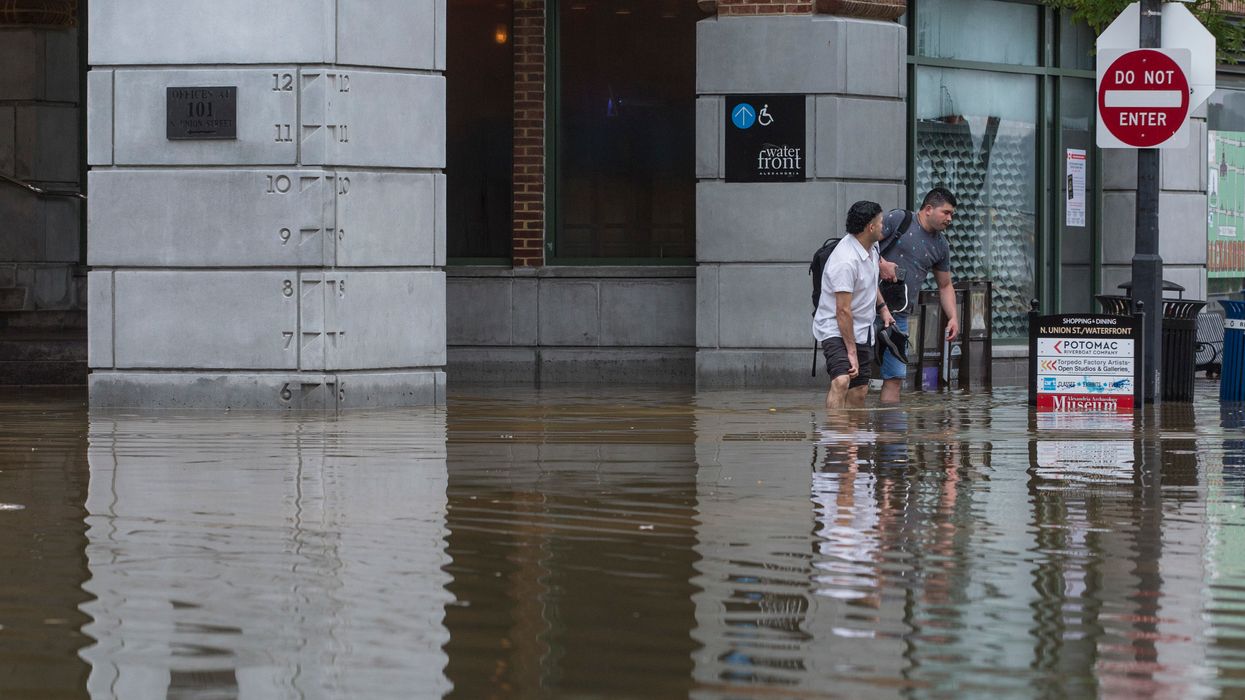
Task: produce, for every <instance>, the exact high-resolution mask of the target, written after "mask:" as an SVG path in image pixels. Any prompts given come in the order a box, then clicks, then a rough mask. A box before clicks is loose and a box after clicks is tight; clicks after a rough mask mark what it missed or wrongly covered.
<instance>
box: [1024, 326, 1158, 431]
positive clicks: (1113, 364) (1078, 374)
mask: <svg viewBox="0 0 1245 700" xmlns="http://www.w3.org/2000/svg"><path fill="white" fill-rule="evenodd" d="M1140 350H1141V322H1140V319H1139V318H1137V317H1134V316H1109V315H1103V314H1060V315H1055V316H1037V317H1033V321H1032V322H1031V325H1030V328H1029V387H1030V388H1029V402H1030V403H1031V404H1033V405H1035V406H1037V409H1038V410H1039V411H1057V412H1076V413H1080V412H1093V413H1102V412H1106V413H1118V412H1127V411H1132V410H1133V408H1134V407H1137V406H1140V405H1141V393H1140V392H1141V377H1142V374H1141V365H1142V360H1141V353H1140V352H1139V351H1140Z"/></svg>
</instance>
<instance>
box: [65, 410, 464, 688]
mask: <svg viewBox="0 0 1245 700" xmlns="http://www.w3.org/2000/svg"><path fill="white" fill-rule="evenodd" d="M444 430H445V419H444V413H440V412H434V411H427V412H387V413H374V414H369V413H357V414H349V415H346V416H343V417H341V418H322V417H307V416H293V417H291V416H274V415H271V414H268V415H229V416H221V415H198V416H195V415H183V416H170V415H168V414H152V415H118V414H110V413H92V415H91V427H90V448H89V451H88V455H87V457H88V461H89V463H90V469H91V481H90V489H89V493H88V496H87V500H86V505H87V511H88V512H89V516H88V517H87V519H86V522H87V525H88V530H87V533H86V534H87V540H88V544H87V546H86V558H87V562H88V565H89V567H90V571H91V578H90V580H89V581H87V582H86V583H85V584H84V586H83V588H84V589H85V590H86V591H88V592H89V593H91V594H92V595H94V596H95V597H96V599H95V600H93V601H91V602H89V603H87V604H85V605H84V606H83V610H84V611H85V612H86V613H87V614H89V615H90V616H91V618H92V619H93V621H92V622H91V623H90V624H88V625H87V626H86V628H85V632H86V633H87V634H88V635H90V636H91V637H92V638H94V639H95V640H96V642H95V644H93V645H91V646H89V647H87V648H86V649H84V650H83V651H82V656H83V658H85V659H86V660H87V662H89V663H90V664H91V667H92V668H91V673H90V678H89V680H88V681H87V688H88V690H89V691H90V694H91V697H93V698H125V699H129V698H164V697H170V698H173V697H226V698H232V697H240V698H248V697H250V698H260V697H367V698H383V697H411V695H412V693H413V692H414V693H416V694H424V695H440V694H441V693H442V692H445V691H448V689H449V683H448V681H447V679H446V678H445V676H444V673H443V669H444V667H445V664H446V657H445V653H444V652H443V651H442V650H441V646H442V645H443V644H444V643H445V641H446V640H447V638H448V634H447V632H446V630H445V627H444V624H443V617H444V609H445V605H446V603H447V602H449V600H450V596H449V594H448V593H447V591H446V589H445V584H446V583H447V582H448V581H449V576H448V575H447V574H445V573H444V572H443V570H442V569H443V567H445V566H446V565H447V564H448V558H447V556H446V554H445V535H446V530H445V515H446V467H445V441H444Z"/></svg>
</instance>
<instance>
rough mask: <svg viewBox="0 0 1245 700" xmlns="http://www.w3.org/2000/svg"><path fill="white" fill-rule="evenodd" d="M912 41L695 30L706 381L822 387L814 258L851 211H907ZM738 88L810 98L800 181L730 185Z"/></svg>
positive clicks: (839, 23) (814, 29) (850, 30)
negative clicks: (862, 207) (873, 207)
mask: <svg viewBox="0 0 1245 700" xmlns="http://www.w3.org/2000/svg"><path fill="white" fill-rule="evenodd" d="M905 32H906V30H905V29H904V28H903V27H902V26H900V25H898V24H895V23H893V22H889V21H876V20H863V19H853V18H847V17H835V16H827V15H813V14H807V15H788V16H718V17H711V18H708V19H704V20H701V22H700V23H699V25H698V26H697V33H696V51H697V55H696V92H697V106H696V177H697V178H698V182H697V185H696V222H697V223H696V258H697V262H698V263H699V266H698V268H697V276H696V282H697V290H696V304H697V307H696V320H697V331H696V345H697V352H696V378H697V383H698V385H700V386H723V385H726V386H776V385H792V384H810V383H817V384H820V383H822V380H821V379H820V378H819V379H816V380H814V379H812V378H811V377H810V376H809V365H810V359H811V353H812V347H813V336H812V331H811V323H812V317H811V313H812V310H813V308H812V302H811V300H810V295H811V293H812V283H811V281H810V279H809V276H808V265H809V260H811V259H812V256H813V253H814V252H815V251H816V250H817V247H818V246H819V245H821V242H822V241H824V240H825V239H826V238H828V237H830V236H839V235H842V233H843V225H844V220H845V218H846V214H847V209H848V207H850V206H851V204H852V203H853V202H855V201H857V200H861V199H869V200H873V201H876V202H879V203H880V204H881V205H882V207H883V209H890V208H892V207H898V206H903V205H904V203H905V189H904V177H905V170H906V162H907V155H906V143H907V139H906V137H905V134H906V131H905V125H906V123H907V111H906V106H905V99H906V94H907V80H906V74H905V70H906V64H905V55H906V39H905V36H906V35H905ZM739 93H791V94H800V95H805V96H806V98H805V99H806V115H807V116H806V124H807V126H806V130H807V136H806V144H807V151H808V153H807V156H806V158H807V163H808V169H807V176H808V179H807V180H806V181H804V182H795V183H759V184H753V183H727V182H725V179H724V170H725V157H724V155H725V154H724V149H723V144H724V124H725V114H724V108H725V107H724V105H725V95H729V94H739Z"/></svg>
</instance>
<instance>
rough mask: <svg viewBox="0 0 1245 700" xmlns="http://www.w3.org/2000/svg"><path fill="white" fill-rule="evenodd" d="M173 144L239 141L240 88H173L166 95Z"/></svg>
mask: <svg viewBox="0 0 1245 700" xmlns="http://www.w3.org/2000/svg"><path fill="white" fill-rule="evenodd" d="M165 97H166V100H165V103H166V105H167V107H166V109H167V114H168V120H167V126H166V132H165V136H166V137H167V138H169V139H171V140H184V139H236V138H238V87H237V86H236V85H231V86H228V87H170V88H167V91H166V93H165Z"/></svg>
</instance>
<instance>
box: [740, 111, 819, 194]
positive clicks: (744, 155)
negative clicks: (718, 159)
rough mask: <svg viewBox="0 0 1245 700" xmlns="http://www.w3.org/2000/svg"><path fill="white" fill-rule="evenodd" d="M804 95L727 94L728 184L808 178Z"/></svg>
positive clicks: (798, 180) (799, 180) (790, 180)
mask: <svg viewBox="0 0 1245 700" xmlns="http://www.w3.org/2000/svg"><path fill="white" fill-rule="evenodd" d="M805 102H806V100H805V98H804V95H728V96H727V98H726V127H725V128H726V139H725V140H726V144H725V145H726V181H727V182H802V181H804V180H805V179H807V176H806V173H807V169H808V163H807V162H806V160H807V153H806V151H805V148H804V146H805V143H804V142H805V139H806V135H805V131H804V114H805Z"/></svg>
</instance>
